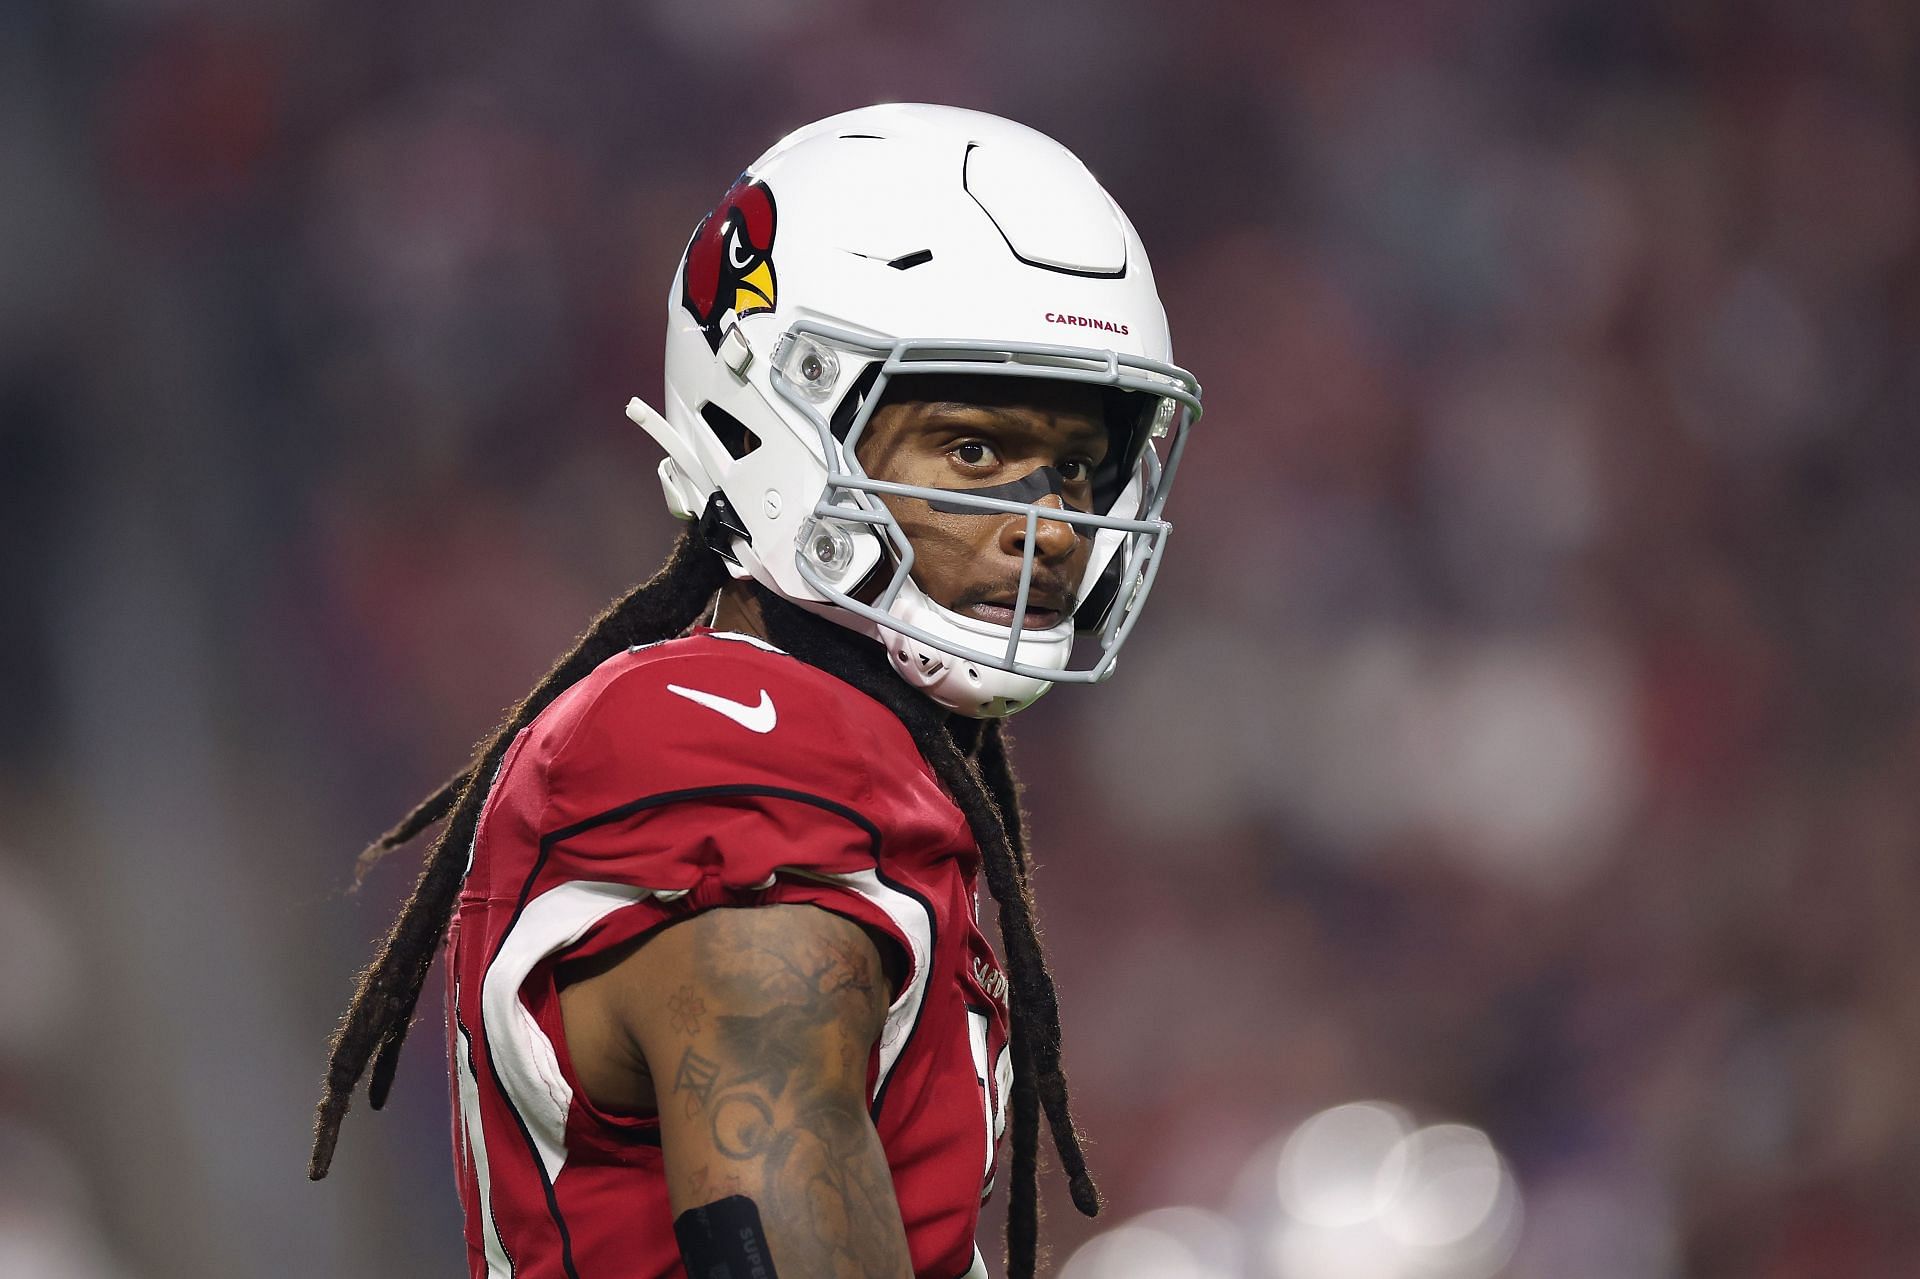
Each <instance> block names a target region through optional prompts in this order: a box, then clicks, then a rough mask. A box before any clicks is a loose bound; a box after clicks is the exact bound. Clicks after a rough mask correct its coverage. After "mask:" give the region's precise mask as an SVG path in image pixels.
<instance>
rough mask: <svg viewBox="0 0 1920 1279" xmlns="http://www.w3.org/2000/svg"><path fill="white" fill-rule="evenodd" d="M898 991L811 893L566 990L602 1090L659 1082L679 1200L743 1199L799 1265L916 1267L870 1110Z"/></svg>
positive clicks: (616, 1093) (584, 1064) (619, 1091)
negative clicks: (873, 1069)
mask: <svg viewBox="0 0 1920 1279" xmlns="http://www.w3.org/2000/svg"><path fill="white" fill-rule="evenodd" d="M888 999H889V983H888V977H887V972H886V969H885V967H884V965H883V964H882V962H881V956H880V952H879V951H878V950H877V949H876V947H875V945H874V942H873V941H872V940H871V939H870V938H869V936H868V935H867V934H866V933H865V932H864V931H863V930H862V929H861V928H860V926H859V925H857V924H854V923H851V922H849V921H847V920H845V919H842V918H840V917H839V916H836V915H834V914H831V913H830V912H827V911H822V910H817V909H815V908H813V907H810V906H770V907H761V908H756V909H746V910H716V911H709V912H707V913H706V914H703V915H700V916H698V917H696V918H694V919H692V920H690V921H688V922H687V923H684V924H681V925H678V926H676V927H674V928H671V929H668V930H667V931H666V932H664V933H662V934H660V935H659V936H657V937H655V938H653V939H652V940H650V941H648V942H647V943H645V944H644V945H642V946H640V947H639V948H637V949H635V950H632V951H631V952H629V953H627V954H625V955H623V956H621V957H620V958H619V959H618V960H617V962H615V963H614V964H613V965H612V966H610V967H607V968H605V969H604V970H603V971H600V972H597V973H595V974H593V975H591V976H589V977H587V978H585V979H583V980H581V981H579V982H576V983H574V984H573V985H570V986H568V987H567V988H566V989H565V990H564V991H563V992H562V995H561V1001H562V1007H563V1009H564V1011H565V1015H566V1019H567V1024H568V1043H569V1046H570V1048H571V1049H572V1050H573V1052H572V1055H573V1057H574V1063H575V1069H576V1071H577V1072H578V1073H579V1075H580V1077H581V1080H582V1082H583V1083H584V1084H585V1085H586V1086H587V1088H588V1089H589V1091H590V1094H591V1095H593V1096H594V1099H595V1101H596V1102H599V1103H601V1104H603V1105H612V1106H629V1105H632V1104H633V1103H635V1102H636V1101H639V1100H640V1099H641V1098H642V1097H644V1096H647V1095H648V1094H651V1098H650V1099H651V1100H652V1102H653V1103H654V1104H655V1105H656V1106H657V1108H658V1111H659V1115H660V1129H661V1146H662V1149H663V1153H664V1155H665V1162H666V1173H667V1190H668V1195H669V1197H670V1199H671V1201H672V1205H673V1211H674V1214H675V1216H676V1218H677V1219H678V1220H679V1221H681V1222H682V1223H686V1222H687V1221H688V1214H690V1213H691V1214H697V1213H699V1212H700V1211H701V1210H703V1209H707V1208H708V1207H709V1206H711V1205H716V1204H720V1205H725V1207H724V1208H723V1209H722V1211H731V1212H732V1213H734V1214H735V1216H734V1217H730V1218H729V1221H730V1222H731V1221H735V1220H737V1219H738V1216H739V1214H741V1213H743V1212H744V1206H743V1205H741V1204H740V1203H739V1202H738V1201H739V1200H742V1199H744V1200H745V1201H746V1202H747V1203H749V1204H751V1205H752V1209H753V1216H755V1217H757V1218H758V1222H759V1226H760V1229H761V1231H762V1232H763V1234H764V1240H765V1246H766V1248H767V1251H768V1254H769V1255H770V1256H771V1258H772V1263H773V1266H774V1268H775V1269H776V1270H777V1272H778V1273H779V1274H780V1275H781V1276H783V1279H795V1277H798V1279H805V1277H806V1276H810V1275H820V1276H854V1275H858V1276H863V1277H864V1276H876V1277H885V1279H893V1277H894V1276H904V1275H910V1274H911V1273H912V1267H911V1264H910V1262H909V1260H908V1253H907V1240H906V1234H905V1231H904V1229H903V1228H902V1226H901V1220H900V1210H899V1207H898V1205H897V1204H896V1203H895V1202H894V1194H893V1183H892V1180H891V1178H890V1177H889V1174H888V1171H887V1163H886V1155H885V1152H884V1151H883V1150H882V1149H881V1145H880V1140H879V1137H878V1136H877V1135H876V1133H875V1131H874V1127H873V1123H872V1121H871V1120H870V1119H869V1118H868V1115H867V1097H866V1084H867V1063H868V1059H869V1056H870V1054H871V1051H872V1048H873V1045H874V1043H875V1041H876V1040H877V1039H878V1038H879V1035H880V1029H881V1026H882V1024H883V1023H884V1021H885V1019H886V1013H887V1004H888ZM576 1027H577V1029H576ZM695 1220H696V1221H697V1217H696V1219H695ZM696 1237H698V1236H696ZM683 1246H687V1245H685V1244H683ZM695 1246H698V1245H695ZM746 1248H747V1255H749V1256H750V1254H751V1248H752V1241H751V1240H748V1241H747V1242H746ZM699 1260H701V1258H698V1257H694V1256H689V1257H688V1258H687V1262H688V1265H689V1268H690V1269H697V1267H696V1265H695V1263H696V1262H697V1261H699Z"/></svg>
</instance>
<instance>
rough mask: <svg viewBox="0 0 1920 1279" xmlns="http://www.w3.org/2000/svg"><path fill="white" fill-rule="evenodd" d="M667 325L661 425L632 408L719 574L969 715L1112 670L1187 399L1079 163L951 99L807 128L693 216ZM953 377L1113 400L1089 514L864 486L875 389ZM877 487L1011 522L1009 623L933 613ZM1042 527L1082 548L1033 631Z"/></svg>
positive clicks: (1190, 397) (1134, 253)
mask: <svg viewBox="0 0 1920 1279" xmlns="http://www.w3.org/2000/svg"><path fill="white" fill-rule="evenodd" d="M667 314H668V321H667V355H666V412H665V414H664V416H663V415H662V414H659V413H656V412H654V411H653V410H652V409H651V408H649V407H647V405H645V404H644V403H642V402H641V401H640V400H638V399H635V400H633V401H632V402H631V403H629V404H628V406H627V415H628V416H629V417H630V418H632V419H633V420H634V421H635V422H637V423H638V424H639V425H640V426H642V427H644V428H645V429H646V431H647V433H648V434H650V435H651V436H653V438H654V439H655V440H657V441H658V442H659V444H660V446H661V447H662V448H663V449H665V450H666V453H667V456H666V458H665V460H663V461H662V462H661V463H660V481H661V485H662V486H663V487H664V489H665V490H666V498H667V505H668V507H669V508H670V509H671V510H672V511H673V513H674V514H675V515H677V516H679V517H680V518H681V519H688V520H699V521H700V522H701V526H702V531H703V532H704V533H705V534H706V536H707V537H708V539H709V541H710V542H711V543H712V544H714V545H715V546H716V549H719V550H721V551H722V552H723V553H724V554H726V555H727V557H728V558H729V559H730V560H731V561H732V570H733V573H734V575H735V577H736V578H742V579H744V578H746V577H748V576H751V577H753V578H754V579H756V580H758V581H759V582H760V583H762V584H763V585H764V586H766V587H767V588H768V589H770V590H772V591H774V592H776V593H777V594H779V595H781V596H782V597H784V598H786V599H788V600H791V601H793V602H794V603H796V604H799V605H801V606H803V607H805V608H807V609H810V610H812V611H813V612H815V613H818V614H820V615H822V616H824V617H828V618H831V619H832V620H834V621H836V622H838V623H840V624H841V625H843V626H846V627H849V628H851V629H853V630H855V631H858V632H860V633H862V634H865V635H868V636H871V637H872V638H874V639H876V640H878V641H879V642H880V643H882V644H884V645H885V646H886V650H887V652H888V654H889V655H890V656H891V658H892V664H893V666H894V668H895V669H896V670H897V671H898V672H899V673H900V675H901V676H902V678H904V679H906V680H907V681H908V682H909V683H910V684H912V685H913V686H914V687H916V688H919V689H921V690H922V691H924V692H925V693H926V694H927V696H929V697H931V698H932V699H933V700H934V701H936V702H938V703H939V704H940V705H942V706H945V707H947V708H949V709H951V710H954V711H957V712H959V713H961V714H963V715H969V716H973V717H976V718H985V717H992V716H999V715H1007V714H1011V713H1012V712H1014V711H1016V710H1019V709H1021V708H1022V707H1025V706H1027V705H1029V704H1031V703H1032V702H1033V701H1034V699H1036V698H1037V697H1039V696H1040V695H1041V694H1042V693H1044V692H1045V691H1046V690H1047V689H1048V688H1049V687H1050V686H1051V685H1052V684H1053V683H1055V682H1060V681H1067V682H1076V683H1091V682H1093V681H1095V680H1100V679H1104V678H1105V677H1106V676H1107V675H1108V674H1110V673H1111V672H1112V670H1113V665H1114V656H1115V654H1116V653H1117V652H1118V650H1119V648H1120V645H1121V643H1122V642H1123V641H1124V640H1125V639H1126V637H1127V634H1128V632H1129V631H1131V630H1132V628H1133V624H1134V621H1135V619H1136V618H1137V617H1138V616H1139V612H1140V606H1141V604H1142V603H1143V602H1144V601H1145V600H1146V597H1147V593H1148V591H1149V589H1150V588H1151V587H1152V585H1153V579H1154V575H1155V573H1156V572H1157V571H1158V569H1159V566H1160V559H1161V556H1162V553H1163V548H1164V547H1165V544H1166V537H1167V533H1168V530H1169V527H1170V526H1169V525H1168V524H1167V522H1166V520H1164V519H1163V518H1162V517H1161V510H1162V507H1163V506H1164V505H1165V503H1166V496H1167V489H1168V486H1169V485H1170V484H1171V482H1172V480H1173V475H1174V471H1175V470H1176V469H1177V467H1178V464H1179V460H1180V454H1181V451H1182V449H1183V448H1184V446H1185V442H1186V436H1187V432H1188V430H1189V429H1190V427H1191V426H1192V424H1193V423H1194V422H1195V421H1196V420H1198V418H1199V416H1200V386H1199V384H1198V383H1197V382H1196V381H1195V380H1194V378H1193V376H1192V375H1191V374H1189V373H1187V372H1186V371H1185V370H1184V369H1180V368H1178V367H1176V366H1174V364H1173V363H1172V362H1171V361H1172V351H1171V347H1170V345H1169V342H1168V337H1167V321H1166V313H1165V311H1164V310H1163V309H1162V307H1161V305H1160V298H1159V295H1158V294H1157V293H1156V291H1155V289H1154V283H1153V272H1152V269H1151V268H1150V267H1149V266H1148V265H1147V255H1146V251H1145V250H1144V249H1143V248H1142V247H1141V244H1140V238H1139V236H1138V235H1137V234H1135V232H1134V229H1133V225H1132V224H1131V223H1130V222H1128V221H1127V218H1126V215H1125V214H1124V213H1122V212H1121V211H1120V209H1119V207H1118V206H1117V205H1116V204H1115V203H1114V202H1113V199H1112V197H1110V196H1109V195H1108V194H1107V193H1106V191H1105V190H1103V189H1102V188H1101V186H1100V184H1099V183H1098V182H1096V181H1095V180H1094V177H1093V175H1092V174H1091V173H1089V172H1088V171H1087V169H1086V166H1085V165H1083V164H1081V163H1080V161H1079V160H1078V159H1076V158H1075V157H1074V156H1073V154H1072V153H1071V152H1069V151H1067V150H1066V149H1065V148H1064V147H1062V146H1061V145H1060V144H1059V143H1057V142H1054V141H1053V140H1052V139H1050V138H1048V137H1046V136H1045V135H1043V134H1040V133H1037V132H1035V131H1034V130H1032V129H1029V128H1027V127H1025V126H1024V125H1019V124H1015V123H1013V122H1012V121H1010V120H1003V119H1000V118H999V117H997V116H990V115H983V114H980V113H978V112H974V111H962V110H958V109H956V108H952V107H939V106H923V105H915V104H895V105H887V106H876V107H867V108H864V109H861V110H858V111H849V112H846V113H844V114H842V115H837V116H833V117H831V118H829V119H826V120H821V121H819V122H817V123H815V124H810V125H807V126H806V127H805V128H802V129H799V130H797V131H796V132H794V133H791V134H789V135H788V136H787V137H785V138H783V139H782V140H781V141H780V142H778V143H777V144H775V146H774V147H773V149H772V150H770V151H768V152H767V153H766V154H765V155H763V156H761V157H760V158H759V159H758V160H756V161H755V162H754V163H753V165H752V166H751V167H749V168H748V170H747V171H746V172H745V173H744V174H742V175H741V176H740V178H739V180H738V181H736V182H735V183H734V185H733V186H732V187H731V188H730V189H729V190H728V191H727V193H726V195H725V196H724V197H722V199H721V201H720V204H719V205H718V206H717V207H716V208H715V209H714V211H713V212H712V213H710V214H709V215H708V216H707V217H706V219H705V220H704V221H702V222H701V224H700V226H699V228H698V229H697V230H696V231H695V232H694V235H693V238H692V240H691V241H690V242H689V243H688V245H687V250H686V252H685V254H684V255H683V256H682V258H681V262H680V269H679V271H678V272H676V273H675V276H674V281H673V289H672V292H671V293H670V294H669V296H668V300H667ZM955 373H960V374H998V375H1002V376H1007V377H1040V378H1050V379H1061V380H1068V381H1075V382H1085V383H1091V384H1093V385H1096V386H1102V387H1109V388H1113V390H1114V393H1113V394H1111V395H1109V396H1108V397H1107V398H1108V400H1109V402H1110V404H1111V405H1112V406H1113V408H1112V409H1111V410H1110V412H1109V422H1108V426H1109V430H1110V432H1112V434H1113V435H1114V440H1113V447H1112V449H1111V450H1110V451H1109V455H1108V456H1109V462H1108V463H1106V464H1103V465H1102V467H1101V468H1100V470H1099V471H1098V472H1096V475H1095V488H1094V492H1095V503H1094V509H1093V510H1092V511H1088V512H1082V511H1076V510H1071V509H1061V508H1060V507H1058V506H1055V505H1052V504H1047V505H1043V504H1042V502H1044V500H1045V498H1044V496H1042V497H1039V498H1037V499H1036V500H1033V501H1012V500H1006V499H1005V498H1004V497H993V496H974V497H969V496H968V491H967V490H966V489H957V490H948V489H934V488H925V487H919V486H912V485H905V484H898V483H891V482H887V481H882V480H876V479H874V478H872V477H870V476H868V475H867V474H866V473H865V472H864V471H863V470H862V469H861V467H860V463H859V461H858V460H857V458H856V456H855V448H856V446H857V445H858V443H859V440H860V437H861V433H862V432H863V431H864V430H865V429H866V424H867V419H868V418H869V416H871V414H872V413H873V410H874V407H875V406H876V405H877V404H878V403H879V402H880V400H881V398H882V396H883V395H884V394H885V391H886V388H887V383H888V381H889V379H892V378H895V377H903V376H912V375H918V374H955ZM882 495H900V496H906V497H917V498H922V499H925V500H928V501H938V502H939V503H941V506H942V509H946V510H952V509H955V508H956V507H958V508H965V509H967V510H971V511H978V512H979V513H980V514H981V515H982V516H983V517H989V518H997V519H1024V520H1025V521H1026V562H1025V564H1024V565H1023V566H1022V569H1021V576H1020V587H1019V596H1018V599H1017V600H1016V601H1015V605H1014V609H1013V618H1014V624H1013V625H1011V626H997V625H992V624H989V623H987V622H984V621H982V620H979V619H976V618H973V617H967V616H963V615H961V614H959V613H957V612H953V611H951V610H949V609H946V608H943V607H941V605H940V604H939V603H937V602H935V601H934V600H932V599H930V598H928V597H927V595H926V594H925V593H924V592H923V591H922V590H921V589H920V587H919V586H918V585H917V584H916V583H915V582H914V579H913V561H914V551H913V546H912V545H911V543H910V542H909V541H908V539H907V537H906V535H905V534H904V533H903V532H902V531H901V528H900V526H899V524H898V523H897V522H896V521H895V520H894V518H893V516H892V515H891V514H890V513H889V512H888V509H887V507H886V504H885V503H884V502H882V501H881V497H882ZM1043 519H1044V520H1049V521H1063V522H1066V523H1070V524H1072V525H1074V526H1075V531H1076V532H1077V533H1079V534H1080V535H1081V536H1083V537H1091V538H1092V539H1093V550H1092V554H1091V556H1090V559H1089V563H1088V566H1087V570H1086V573H1085V575H1084V578H1083V580H1082V581H1081V582H1080V583H1079V586H1078V589H1077V592H1076V596H1075V601H1074V603H1075V605H1076V607H1075V608H1073V609H1070V610H1068V612H1067V615H1065V616H1063V617H1062V618H1061V619H1060V620H1059V622H1058V623H1057V624H1056V625H1054V626H1053V627H1051V628H1048V629H1044V630H1042V629H1038V628H1035V629H1027V628H1023V627H1022V626H1020V625H1019V619H1020V618H1021V617H1022V616H1023V614H1024V610H1025V608H1026V603H1027V594H1028V588H1029V585H1030V583H1031V581H1032V576H1033V568H1034V554H1035V550H1036V545H1037V542H1038V539H1037V538H1036V537H1035V529H1036V525H1037V522H1038V521H1040V520H1043ZM1076 632H1078V633H1079V635H1080V636H1081V637H1083V638H1084V640H1085V642H1086V646H1087V653H1086V654H1085V655H1083V660H1082V661H1081V662H1080V663H1079V664H1076V663H1075V662H1074V660H1073V659H1074V648H1075V641H1076Z"/></svg>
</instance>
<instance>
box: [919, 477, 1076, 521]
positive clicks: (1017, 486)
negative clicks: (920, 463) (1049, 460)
mask: <svg viewBox="0 0 1920 1279" xmlns="http://www.w3.org/2000/svg"><path fill="white" fill-rule="evenodd" d="M942 492H946V493H965V494H966V495H967V496H968V497H997V498H999V499H1000V500H1001V501H1003V502H1038V501H1039V500H1040V499H1041V498H1043V497H1057V498H1059V499H1060V505H1062V506H1064V507H1066V508H1067V509H1068V510H1069V511H1078V510H1080V508H1079V507H1077V506H1075V505H1073V503H1071V502H1069V501H1067V481H1066V479H1065V478H1064V477H1063V476H1062V475H1061V474H1060V472H1059V470H1058V469H1057V468H1055V467H1051V466H1042V467H1038V468H1036V469H1035V470H1033V471H1031V472H1029V473H1028V474H1026V475H1025V476H1022V477H1021V478H1020V479H1017V480H1008V481H1007V482H1006V483H1005V484H991V485H988V486H987V487H986V488H980V489H943V490H942ZM927 505H928V506H931V507H932V508H933V509H934V510H936V511H939V512H941V513H942V514H945V515H999V514H1000V512H999V511H983V510H981V509H980V508H979V507H977V506H968V505H966V504H965V503H962V502H942V501H938V500H936V499H934V498H931V497H930V498H928V499H927ZM1083 513H1084V512H1083Z"/></svg>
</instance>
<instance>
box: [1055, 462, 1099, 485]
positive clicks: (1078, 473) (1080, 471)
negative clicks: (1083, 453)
mask: <svg viewBox="0 0 1920 1279" xmlns="http://www.w3.org/2000/svg"><path fill="white" fill-rule="evenodd" d="M1059 470H1060V478H1061V479H1063V480H1065V481H1066V482H1067V483H1069V484H1084V483H1086V482H1087V481H1088V480H1090V479H1092V478H1093V462H1092V461H1091V460H1089V459H1087V458H1084V457H1069V458H1065V459H1063V460H1062V461H1061V463H1060V466H1059Z"/></svg>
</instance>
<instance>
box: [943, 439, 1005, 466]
mask: <svg viewBox="0 0 1920 1279" xmlns="http://www.w3.org/2000/svg"><path fill="white" fill-rule="evenodd" d="M948 451H949V452H950V453H952V455H953V456H954V457H955V458H957V459H958V460H959V461H960V462H961V463H963V464H964V465H967V466H990V465H992V464H993V463H994V462H996V461H998V460H999V459H998V458H997V457H996V456H995V454H994V451H993V445H991V444H988V443H987V442H986V441H985V440H963V441H961V442H960V443H958V444H956V445H954V446H953V448H952V449H950V450H948Z"/></svg>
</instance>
